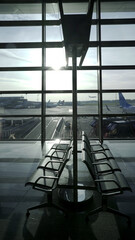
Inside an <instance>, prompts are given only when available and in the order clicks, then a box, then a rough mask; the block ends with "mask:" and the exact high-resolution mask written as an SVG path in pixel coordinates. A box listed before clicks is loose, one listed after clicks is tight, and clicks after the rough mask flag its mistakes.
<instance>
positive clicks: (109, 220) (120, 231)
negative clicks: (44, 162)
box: [0, 141, 135, 240]
mask: <svg viewBox="0 0 135 240" xmlns="http://www.w3.org/2000/svg"><path fill="white" fill-rule="evenodd" d="M107 144H108V145H109V147H110V149H111V151H112V153H113V155H114V156H115V158H116V160H117V162H118V164H119V166H120V168H121V169H122V172H123V173H124V175H125V177H126V178H127V180H128V182H129V184H130V186H131V188H132V192H125V193H124V194H122V195H117V196H115V197H111V198H110V200H109V205H111V206H113V207H115V208H117V209H119V210H120V211H122V212H124V213H126V214H128V215H129V216H130V217H131V220H132V224H131V226H128V224H127V222H126V219H124V218H121V217H116V216H114V215H113V214H111V213H108V212H101V213H99V214H95V215H94V216H92V217H90V218H89V222H88V223H87V222H86V221H85V215H86V213H87V211H88V210H89V209H93V208H95V207H97V206H99V205H100V200H101V199H100V196H99V194H97V193H96V192H94V193H93V197H92V198H91V199H90V200H89V201H87V202H85V204H83V201H82V203H80V204H78V206H77V208H76V207H75V205H74V204H65V202H63V201H61V200H60V198H59V192H57V191H55V192H54V197H53V200H54V202H57V203H58V204H60V205H61V206H63V207H64V208H65V210H66V212H68V216H66V217H65V215H64V214H63V213H62V212H61V211H58V210H57V209H54V208H46V209H40V210H39V209H38V210H33V211H31V214H30V216H29V218H26V210H27V208H28V207H31V206H34V205H36V204H40V203H42V202H44V201H46V195H45V194H44V193H43V192H40V191H35V190H33V189H32V188H31V187H25V186H24V185H25V182H26V181H27V179H28V177H29V176H30V175H31V174H32V173H33V172H34V170H35V169H36V167H37V165H38V163H39V161H40V159H41V158H42V152H41V147H40V144H39V143H36V142H35V143H34V142H29V143H25V142H24V143H15V142H14V143H12V144H9V143H1V144H0V152H1V155H0V240H9V239H10V240H11V239H12V240H22V239H24V240H32V239H38V240H44V239H46V240H57V239H59V240H60V239H64V240H66V239H67V240H73V239H75V240H108V239H109V240H127V239H128V240H132V239H133V240H134V239H135V142H134V141H132V142H130V141H128V142H127V141H121V142H119V141H115V142H114V141H107ZM51 145H52V142H49V143H46V148H45V151H47V150H48V149H49V148H50V146H51ZM70 166H72V164H71V165H70ZM70 166H69V167H70ZM85 177H87V173H86V172H85V169H84V168H83V167H82V163H81V162H80V163H79V180H80V182H81V181H84V180H85ZM65 179H66V177H65ZM65 179H64V180H65ZM82 199H83V197H82Z"/></svg>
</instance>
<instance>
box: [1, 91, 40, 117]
mask: <svg viewBox="0 0 135 240" xmlns="http://www.w3.org/2000/svg"><path fill="white" fill-rule="evenodd" d="M0 114H1V115H3V114H4V115H26V114H27V115H36V114H41V95H40V94H21V95H19V94H16V95H15V94H14V95H13V94H10V95H9V94H8V95H4V94H3V95H0Z"/></svg>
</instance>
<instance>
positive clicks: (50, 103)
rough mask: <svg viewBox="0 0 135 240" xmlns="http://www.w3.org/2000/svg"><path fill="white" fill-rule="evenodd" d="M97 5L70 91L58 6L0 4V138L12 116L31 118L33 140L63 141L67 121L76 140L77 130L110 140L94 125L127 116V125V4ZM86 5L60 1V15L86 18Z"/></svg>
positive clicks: (130, 26)
mask: <svg viewBox="0 0 135 240" xmlns="http://www.w3.org/2000/svg"><path fill="white" fill-rule="evenodd" d="M100 3H101V4H100V5H98V4H97V2H96V1H95V3H94V10H93V14H92V20H91V21H90V24H91V34H90V36H89V46H88V50H87V52H86V55H85V57H84V61H83V64H82V66H79V63H80V59H81V56H79V57H77V79H76V90H75V89H74V88H73V86H74V81H75V79H74V78H73V62H72V57H71V55H70V57H69V59H68V60H69V61H68V64H67V62H66V54H65V46H64V44H65V42H64V34H63V28H62V27H63V24H62V19H61V15H60V10H59V4H58V3H56V2H51V3H45V2H44V1H43V3H37V4H34V3H29V1H28V3H27V4H26V3H21V2H20V3H14V4H0V21H1V26H0V86H1V88H0V116H1V125H0V126H1V127H0V131H1V136H2V138H1V139H3V136H5V135H6V134H7V133H6V132H7V131H6V130H7V122H10V120H12V118H15V119H16V124H15V125H17V121H18V122H19V120H20V118H22V119H24V118H26V119H27V120H30V119H32V118H33V119H34V121H37V122H38V121H39V124H37V125H38V132H39V131H40V134H39V136H38V137H34V136H33V135H30V138H33V139H34V140H35V139H39V141H40V140H42V141H43V140H44V139H53V138H56V135H57V136H58V137H61V138H63V139H64V138H65V139H66V138H69V137H71V136H72V135H73V134H72V131H73V130H74V129H72V126H73V123H74V122H73V121H74V120H76V121H77V134H78V135H77V136H78V139H80V138H81V130H85V131H86V132H88V135H89V137H91V138H97V139H98V138H99V136H100V140H103V139H104V138H106V137H107V138H111V137H112V138H114V137H113V135H112V134H109V135H105V134H104V124H103V129H101V126H102V124H101V123H102V122H106V119H107V120H108V118H109V119H111V121H112V120H113V121H114V120H118V118H119V117H120V118H121V119H120V120H121V121H124V120H125V119H129V117H130V116H131V117H132V120H134V119H133V118H134V107H132V106H134V105H135V100H134V99H135V97H134V93H135V78H134V76H135V57H134V56H135V44H134V40H135V23H134V22H135V3H134V1H123V2H122V1H100ZM88 4H89V1H86V2H76V3H75V2H70V3H67V2H66V3H63V4H62V6H63V11H64V14H66V15H72V14H75V15H76V14H78V15H79V14H86V13H87V11H88ZM99 7H101V9H99ZM99 10H101V12H99ZM100 13H101V15H100ZM42 14H43V15H42ZM100 16H101V19H100ZM95 19H96V20H95ZM59 20H60V21H59ZM100 30H101V31H100ZM71 47H72V46H71ZM77 47H78V48H79V47H80V46H78V45H77ZM81 47H82V46H81ZM73 90H74V91H73ZM75 94H76V97H77V99H76V100H77V101H76V100H75ZM120 94H122V95H121V100H120ZM123 102H124V104H125V106H126V107H125V106H124V105H122V104H123ZM74 110H76V111H74ZM13 120H14V119H13ZM130 120H131V119H130ZM26 122H27V121H26ZM27 123H28V122H27ZM109 123H110V122H109ZM123 124H124V123H123ZM22 126H24V125H22ZM5 127H6V129H5ZM19 127H20V125H19ZM59 127H60V131H59V132H58V131H57V130H58V129H59ZM9 128H10V127H9ZM56 129H57V130H56ZM3 132H4V133H3ZM4 134H5V135H4ZM44 135H45V137H44ZM32 136H33V137H32ZM8 137H9V136H8ZM20 138H23V137H22V136H20ZM123 138H124V135H123ZM132 138H133V135H132ZM6 139H8V138H4V140H6ZM16 139H19V138H16Z"/></svg>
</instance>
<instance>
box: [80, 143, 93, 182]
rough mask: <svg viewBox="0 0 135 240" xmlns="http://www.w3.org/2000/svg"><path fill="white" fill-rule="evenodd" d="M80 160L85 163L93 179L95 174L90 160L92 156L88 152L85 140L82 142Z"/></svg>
mask: <svg viewBox="0 0 135 240" xmlns="http://www.w3.org/2000/svg"><path fill="white" fill-rule="evenodd" d="M82 161H83V162H84V163H85V164H86V166H87V168H88V170H89V172H90V174H91V176H92V178H93V179H94V180H95V179H96V175H95V169H94V165H93V161H92V156H91V154H90V152H89V149H88V147H87V144H86V142H85V141H83V142H82Z"/></svg>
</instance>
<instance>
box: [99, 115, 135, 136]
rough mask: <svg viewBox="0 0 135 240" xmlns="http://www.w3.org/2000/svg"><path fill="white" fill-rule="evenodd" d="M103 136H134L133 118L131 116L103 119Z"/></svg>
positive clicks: (134, 125) (134, 124) (134, 121)
mask: <svg viewBox="0 0 135 240" xmlns="http://www.w3.org/2000/svg"><path fill="white" fill-rule="evenodd" d="M103 131H104V138H105V139H107V138H117V139H118V138H120V139H123V138H124V139H126V138H127V139H132V138H135V120H134V119H133V117H131V116H127V119H126V118H125V117H123V118H122V117H121V118H118V117H115V118H114V117H112V118H111V117H110V118H104V119H103Z"/></svg>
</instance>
